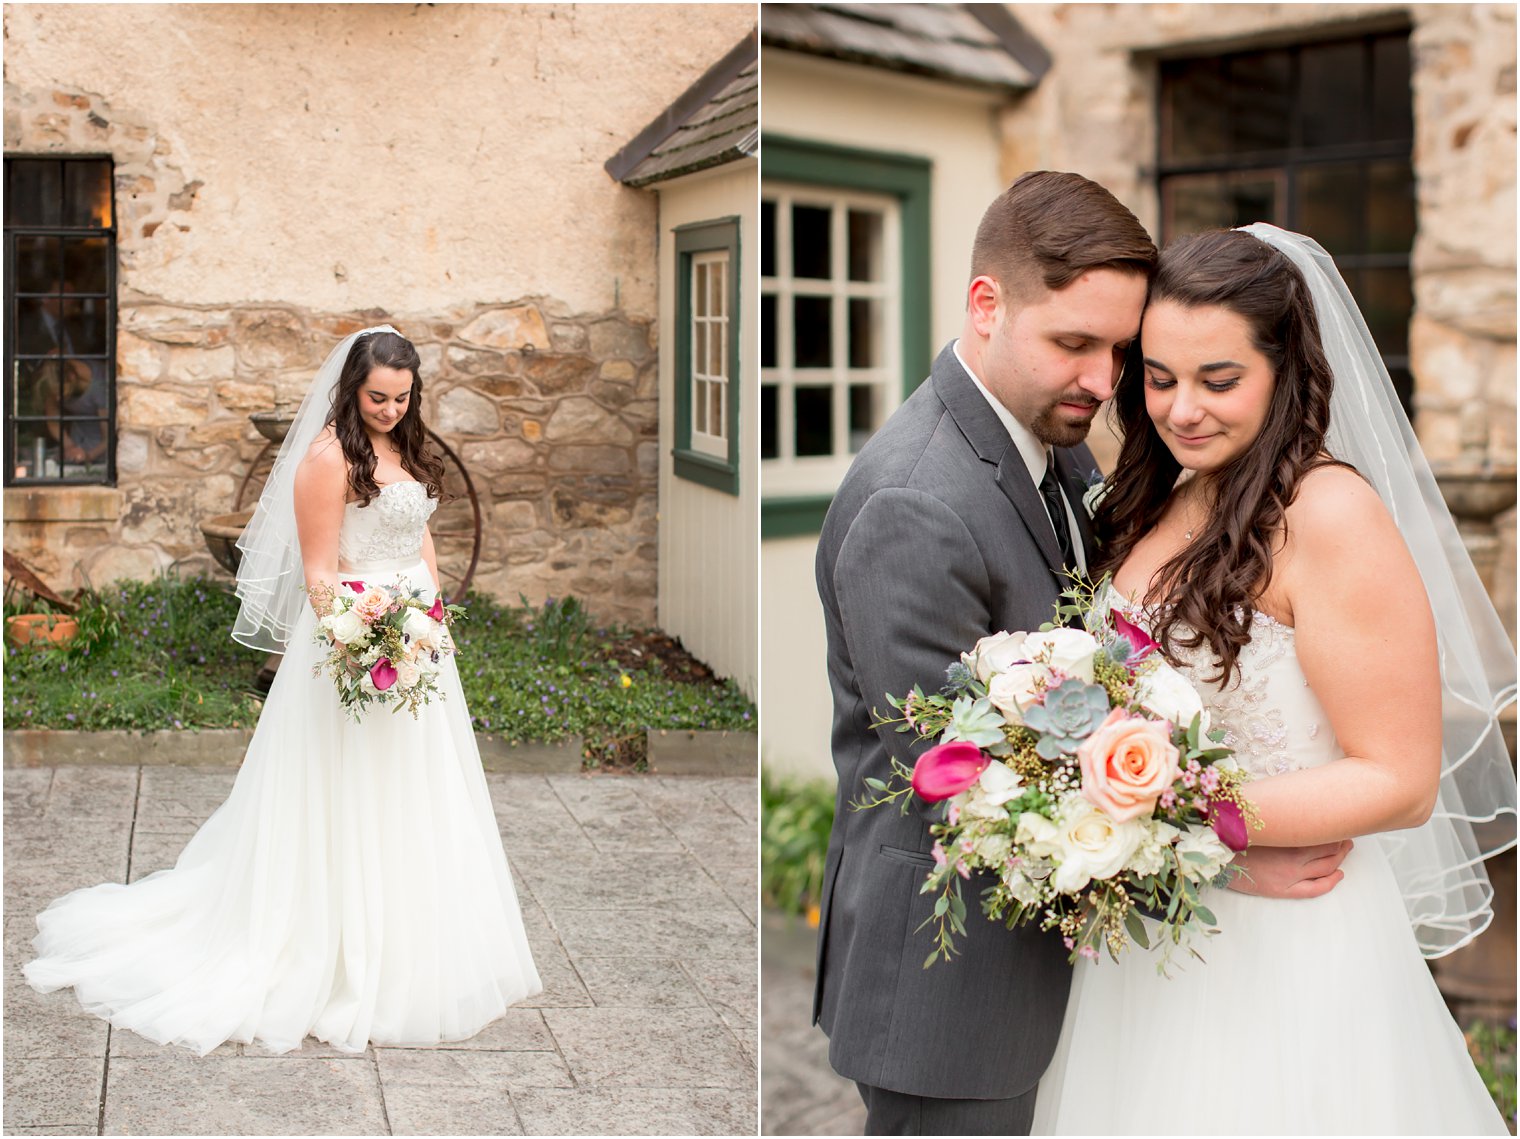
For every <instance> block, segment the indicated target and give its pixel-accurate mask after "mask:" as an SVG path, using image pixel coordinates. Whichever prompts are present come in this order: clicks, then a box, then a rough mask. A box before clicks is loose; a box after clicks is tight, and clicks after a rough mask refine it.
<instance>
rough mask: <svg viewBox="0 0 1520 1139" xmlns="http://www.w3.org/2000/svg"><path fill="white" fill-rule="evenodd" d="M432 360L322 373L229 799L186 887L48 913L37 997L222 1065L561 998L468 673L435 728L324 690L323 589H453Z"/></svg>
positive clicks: (376, 333) (328, 366) (257, 592)
mask: <svg viewBox="0 0 1520 1139" xmlns="http://www.w3.org/2000/svg"><path fill="white" fill-rule="evenodd" d="M418 366H419V359H418V356H417V350H416V348H414V347H413V346H412V344H411V343H410V342H409V341H407V340H406V339H404V338H403V337H402V336H401V335H400V334H399V333H397V332H396V330H395V329H393V328H391V327H390V326H388V325H386V326H382V327H379V328H369V329H365V330H364V331H363V332H358V333H355V334H354V335H352V336H350V337H348V338H347V339H345V340H344V341H343V342H342V343H341V344H339V345H338V347H337V348H336V349H334V350H333V352H332V354H331V355H330V356H329V357H328V358H327V361H326V363H324V364H323V366H322V369H321V371H319V372H318V374H317V377H316V380H315V381H314V383H313V384H312V387H311V389H310V390H309V391H308V392H307V394H306V398H305V400H304V401H303V402H302V404H301V408H300V410H299V411H298V412H297V414H296V418H295V421H294V422H293V423H292V425H291V428H290V431H289V433H288V434H287V436H286V439H285V442H284V444H283V446H282V447H281V450H280V454H279V457H278V458H277V460H276V461H275V465H274V468H273V470H272V472H271V474H270V477H269V480H268V483H267V484H266V487H265V490H264V493H263V495H262V496H261V498H260V501H259V505H258V509H257V511H256V512H255V514H254V517H253V519H252V521H251V522H250V523H249V525H248V527H247V529H246V531H245V532H244V535H243V537H242V539H240V540H239V543H238V544H239V547H240V548H241V549H242V560H241V563H240V565H239V568H238V584H237V592H238V596H239V598H240V599H241V602H242V606H241V609H240V611H239V614H238V619H237V623H236V625H235V627H234V629H233V634H232V635H233V636H234V637H235V638H236V639H237V640H238V641H240V642H241V643H243V644H246V645H248V646H250V647H254V648H260V649H263V650H265V651H275V652H283V653H284V654H285V660H284V664H283V667H281V669H280V670H279V672H278V674H277V675H276V676H275V680H274V684H273V686H272V687H271V689H270V691H269V699H268V702H267V703H266V705H265V708H264V711H263V713H262V714H261V715H260V717H259V722H258V726H257V728H256V729H255V731H254V735H253V740H252V742H251V743H250V744H249V746H248V752H247V755H246V756H245V757H244V759H243V765H242V768H241V769H240V770H239V772H238V775H237V781H236V782H235V783H234V785H233V788H232V793H231V794H230V795H229V796H228V798H227V801H226V802H225V803H223V804H222V806H221V807H219V808H218V809H217V811H216V813H215V814H213V815H212V816H211V818H210V819H209V820H207V822H206V824H205V825H204V826H202V827H201V829H200V830H199V831H198V832H197V833H196V834H195V836H194V837H193V838H191V840H190V842H189V844H188V845H187V846H186V847H185V849H184V852H183V853H182V854H181V855H180V857H179V860H178V861H177V862H176V863H175V865H174V868H173V869H172V870H164V871H160V872H159V873H157V874H152V875H149V876H148V877H146V878H143V879H141V880H140V881H138V882H135V883H133V884H132V885H130V886H124V885H120V884H118V883H105V884H103V885H99V886H94V887H92V888H90V889H86V890H77V891H75V892H73V893H71V894H68V895H66V896H65V897H63V898H60V899H58V900H57V901H55V902H53V903H52V904H51V905H50V906H48V908H47V909H46V910H44V911H43V912H42V913H41V914H40V915H38V918H37V926H38V931H39V932H38V935H37V937H36V939H35V941H34V945H35V946H36V949H37V957H36V959H35V960H33V961H31V962H29V963H28V964H27V965H26V967H25V974H26V978H27V980H28V981H29V982H30V983H31V985H32V986H33V987H34V988H36V989H38V990H40V991H42V992H51V991H52V990H54V989H59V988H63V987H65V986H70V985H72V986H73V988H74V991H75V994H76V995H77V996H78V998H79V1001H80V1003H81V1004H82V1005H83V1006H84V1007H85V1008H86V1009H87V1010H88V1011H90V1012H92V1013H94V1014H96V1015H97V1016H101V1017H104V1018H106V1019H107V1020H109V1021H110V1022H111V1023H112V1024H114V1025H116V1026H117V1027H120V1028H129V1029H131V1030H132V1031H133V1032H136V1033H138V1034H140V1035H142V1036H145V1037H147V1038H148V1039H150V1040H153V1041H156V1042H158V1043H160V1044H179V1045H183V1046H185V1047H187V1048H191V1049H194V1050H195V1051H196V1052H198V1053H200V1054H201V1055H205V1054H206V1053H208V1052H210V1051H211V1050H212V1049H213V1048H215V1047H217V1045H219V1044H221V1043H222V1042H223V1041H227V1040H237V1041H243V1042H245V1043H247V1042H253V1041H258V1042H259V1043H261V1044H263V1045H265V1046H267V1047H268V1048H270V1049H272V1050H273V1051H275V1052H287V1051H290V1050H291V1049H295V1048H299V1047H300V1046H301V1042H302V1041H303V1040H304V1039H305V1038H306V1037H307V1036H308V1035H310V1036H315V1037H317V1038H318V1039H319V1040H323V1041H326V1042H327V1043H329V1044H331V1045H332V1046H333V1047H335V1048H338V1049H341V1050H343V1051H347V1052H362V1051H363V1050H364V1048H365V1047H366V1045H367V1044H368V1043H370V1042H374V1043H377V1044H381V1043H383V1044H434V1043H438V1042H440V1041H452V1040H464V1039H467V1038H469V1037H471V1036H473V1035H474V1034H475V1033H477V1032H478V1031H479V1030H480V1029H481V1028H482V1027H484V1026H485V1025H486V1024H488V1023H489V1022H490V1021H492V1020H495V1019H496V1018H498V1017H500V1016H501V1015H502V1014H503V1012H504V1011H505V1010H506V1008H507V1006H509V1005H511V1004H513V1003H515V1002H517V1001H521V1000H523V999H525V998H527V997H529V996H532V995H533V994H535V993H538V992H539V991H541V988H542V986H541V984H540V982H539V978H538V973H537V971H536V970H535V968H534V966H533V958H532V955H531V953H530V952H529V949H528V941H527V937H526V935H525V934H524V932H523V923H522V917H521V914H520V912H519V910H518V905H517V896H516V892H515V890H514V888H513V884H512V876H511V872H510V871H509V870H508V868H507V860H506V855H505V854H504V853H503V851H502V846H501V838H500V834H499V832H498V830H497V824H496V819H495V815H494V813H493V810H492V807H491V800H490V795H489V792H488V790H487V787H486V783H485V777H484V775H483V774H482V772H481V766H480V756H479V753H478V752H477V750H476V746H475V737H474V734H473V732H472V730H471V727H470V716H469V713H468V712H467V711H466V709H465V703H464V693H463V692H462V691H461V689H460V685H459V675H458V671H457V669H456V666H455V664H454V661H453V659H452V658H445V660H444V662H443V665H442V668H441V670H440V672H439V674H438V686H439V691H440V692H441V693H442V697H443V698H442V700H441V701H439V700H438V699H437V698H435V699H434V701H433V703H431V704H428V705H426V706H424V707H423V708H421V709H420V714H419V715H418V716H417V717H416V718H415V719H414V718H413V717H412V716H410V715H408V714H406V713H405V712H402V713H400V714H391V713H389V712H387V711H385V710H372V711H370V712H368V713H366V714H365V716H364V719H363V720H362V721H361V722H358V723H355V722H353V721H352V720H350V719H348V718H347V717H346V716H345V713H344V712H343V710H342V708H341V707H340V705H339V702H338V697H337V694H336V692H335V691H334V689H333V686H332V683H331V681H330V680H329V679H327V678H326V677H325V676H323V677H316V676H313V675H312V671H313V666H314V665H315V664H316V663H317V662H318V661H319V660H320V659H321V658H322V657H323V656H324V655H325V654H324V652H323V650H322V649H321V648H320V647H319V646H318V645H317V644H315V643H314V642H313V640H312V638H313V633H314V630H315V627H316V621H317V618H318V614H317V613H316V612H314V610H313V605H316V604H320V603H321V600H320V599H321V597H322V595H323V593H324V591H325V590H330V589H334V588H337V587H338V586H339V583H340V581H349V580H355V579H360V580H365V581H368V582H372V583H378V584H382V585H388V586H389V585H395V584H397V583H405V584H406V585H407V586H408V587H409V588H421V589H423V590H424V594H425V596H428V597H429V598H430V597H431V596H432V595H433V594H435V593H436V591H437V589H438V570H437V562H436V557H435V555H434V552H433V543H432V538H431V536H430V535H429V533H428V529H427V521H428V516H429V515H430V514H432V512H433V509H434V508H435V506H436V505H437V499H438V497H439V494H440V493H441V490H442V485H441V484H442V474H443V468H442V464H441V463H440V462H439V461H438V460H437V459H435V458H433V457H432V456H430V455H429V454H428V449H427V445H426V442H425V433H424V429H423V425H422V409H421V407H420V404H419V401H420V397H421V391H422V382H421V380H420V379H419V377H418ZM308 588H309V589H311V590H312V593H311V594H310V596H311V598H312V600H311V601H308V594H307V589H308Z"/></svg>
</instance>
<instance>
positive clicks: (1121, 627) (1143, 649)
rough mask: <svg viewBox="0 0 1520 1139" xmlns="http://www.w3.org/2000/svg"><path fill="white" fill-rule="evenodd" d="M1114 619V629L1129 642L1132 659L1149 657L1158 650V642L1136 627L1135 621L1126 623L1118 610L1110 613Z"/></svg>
mask: <svg viewBox="0 0 1520 1139" xmlns="http://www.w3.org/2000/svg"><path fill="white" fill-rule="evenodd" d="M1110 612H1111V614H1112V616H1113V619H1114V628H1115V629H1117V630H1118V631H1119V635H1120V636H1121V637H1123V638H1124V639H1125V640H1126V641H1128V642H1129V647H1130V659H1131V660H1140V659H1142V658H1143V657H1147V656H1149V655H1150V654H1151V653H1152V652H1154V651H1155V649H1156V642H1155V641H1153V640H1151V635H1150V634H1149V633H1147V632H1146V631H1145V630H1144V629H1142V628H1141V627H1140V626H1139V625H1136V624H1135V623H1134V622H1133V621H1126V620H1125V619H1124V614H1122V613H1120V612H1119V611H1118V610H1117V609H1114V610H1111V611H1110Z"/></svg>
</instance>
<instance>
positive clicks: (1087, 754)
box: [1077, 708, 1180, 823]
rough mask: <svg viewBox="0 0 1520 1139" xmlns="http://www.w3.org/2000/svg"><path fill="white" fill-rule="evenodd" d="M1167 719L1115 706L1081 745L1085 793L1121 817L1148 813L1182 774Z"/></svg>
mask: <svg viewBox="0 0 1520 1139" xmlns="http://www.w3.org/2000/svg"><path fill="white" fill-rule="evenodd" d="M1178 758H1179V757H1178V755H1177V748H1176V746H1175V745H1174V744H1173V743H1172V740H1171V733H1170V730H1169V728H1168V726H1167V725H1166V724H1163V723H1158V722H1156V721H1155V720H1147V719H1144V718H1143V717H1140V716H1131V715H1128V714H1127V713H1125V711H1124V710H1123V709H1122V708H1115V709H1114V710H1113V711H1112V712H1110V713H1109V714H1108V719H1106V720H1104V721H1103V723H1102V724H1100V725H1099V727H1098V730H1097V731H1095V732H1093V734H1092V735H1090V736H1088V737H1087V738H1086V739H1085V740H1083V741H1082V743H1081V744H1080V745H1079V746H1078V747H1077V762H1078V764H1079V765H1080V766H1081V768H1082V796H1083V798H1085V799H1086V800H1087V801H1088V802H1090V803H1092V804H1093V806H1095V807H1097V808H1098V809H1099V810H1101V811H1103V812H1105V813H1106V814H1107V815H1108V816H1109V817H1110V818H1112V819H1114V820H1115V821H1117V822H1121V823H1122V822H1125V821H1127V820H1129V819H1134V818H1138V817H1140V816H1141V815H1148V814H1150V812H1151V811H1152V810H1154V809H1155V806H1156V799H1157V798H1158V797H1159V796H1160V795H1161V792H1163V791H1165V790H1166V789H1167V788H1168V787H1170V786H1171V785H1172V784H1173V783H1174V782H1175V781H1176V779H1177V777H1178V775H1179V774H1180V772H1179V769H1178Z"/></svg>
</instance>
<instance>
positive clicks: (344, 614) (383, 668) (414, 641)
mask: <svg viewBox="0 0 1520 1139" xmlns="http://www.w3.org/2000/svg"><path fill="white" fill-rule="evenodd" d="M342 585H343V586H345V587H346V589H347V592H339V593H337V594H333V593H332V591H330V590H323V591H322V596H321V597H320V598H319V601H321V602H325V603H327V606H328V608H327V612H326V614H325V615H324V616H323V617H322V618H321V620H320V621H318V622H317V629H316V633H315V634H314V636H313V639H314V640H315V641H316V642H317V643H318V644H320V645H324V646H326V647H327V649H328V654H327V659H326V660H324V661H321V662H320V663H318V664H317V665H316V666H315V667H314V668H313V669H312V675H313V676H320V675H321V674H322V673H323V672H326V673H327V674H328V675H329V676H331V677H332V680H333V684H334V685H335V686H336V687H337V689H338V700H339V701H340V702H341V703H342V705H343V707H344V708H345V709H346V710H347V711H348V713H349V714H350V715H352V716H353V718H354V719H355V720H358V719H359V718H360V716H361V714H362V713H363V711H364V710H365V709H366V708H368V707H369V706H370V705H372V704H379V705H382V706H383V705H387V704H388V705H390V706H391V711H392V712H399V711H400V710H401V709H402V708H405V709H406V710H407V711H409V712H411V714H412V715H413V716H414V717H415V716H416V715H417V709H418V708H420V707H421V706H422V705H424V704H426V703H428V702H429V701H430V700H431V699H432V698H433V697H434V696H435V695H436V696H438V698H439V699H442V698H443V696H442V693H440V692H439V691H438V680H437V673H438V666H439V665H440V664H441V663H442V662H443V659H444V658H445V657H447V656H448V655H450V654H451V653H453V652H454V639H453V638H452V637H451V636H450V635H449V625H450V624H452V623H453V622H454V621H456V620H458V619H459V618H460V617H462V616H463V615H464V606H462V605H445V604H444V603H443V599H442V598H441V597H440V598H437V599H435V600H434V601H433V603H432V605H431V606H429V605H428V604H426V603H425V602H424V601H423V600H422V591H421V590H420V589H415V590H411V591H407V590H404V589H400V588H397V589H387V588H386V587H385V586H381V585H366V584H365V583H364V582H362V581H345V582H343V583H342ZM318 611H319V612H320V611H321V610H320V609H319V610H318Z"/></svg>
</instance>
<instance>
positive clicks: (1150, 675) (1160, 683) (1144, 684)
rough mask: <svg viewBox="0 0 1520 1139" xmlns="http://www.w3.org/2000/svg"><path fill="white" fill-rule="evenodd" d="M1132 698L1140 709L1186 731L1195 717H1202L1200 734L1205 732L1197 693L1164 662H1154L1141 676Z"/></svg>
mask: <svg viewBox="0 0 1520 1139" xmlns="http://www.w3.org/2000/svg"><path fill="white" fill-rule="evenodd" d="M1135 698H1136V699H1137V700H1138V701H1139V702H1140V706H1141V707H1143V708H1145V709H1146V710H1147V711H1149V712H1152V713H1154V714H1155V715H1157V716H1160V717H1161V718H1162V719H1163V720H1170V721H1171V722H1172V723H1173V724H1175V725H1176V726H1177V727H1179V728H1186V727H1187V726H1188V725H1189V724H1191V723H1192V722H1193V717H1194V716H1196V715H1198V714H1199V713H1203V719H1202V721H1201V724H1200V730H1201V731H1207V730H1208V727H1209V717H1208V713H1206V712H1204V710H1203V699H1202V697H1200V696H1199V695H1198V690H1197V689H1196V688H1194V687H1193V686H1192V685H1191V684H1189V683H1188V682H1187V681H1186V680H1184V679H1183V678H1182V675H1181V674H1180V673H1179V672H1178V671H1177V670H1176V669H1174V668H1173V667H1172V666H1171V665H1169V664H1167V663H1166V662H1165V661H1164V660H1155V661H1154V662H1153V663H1152V664H1151V666H1150V667H1149V668H1148V669H1146V670H1145V671H1144V672H1142V673H1141V675H1140V678H1139V683H1138V684H1136V685H1135Z"/></svg>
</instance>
